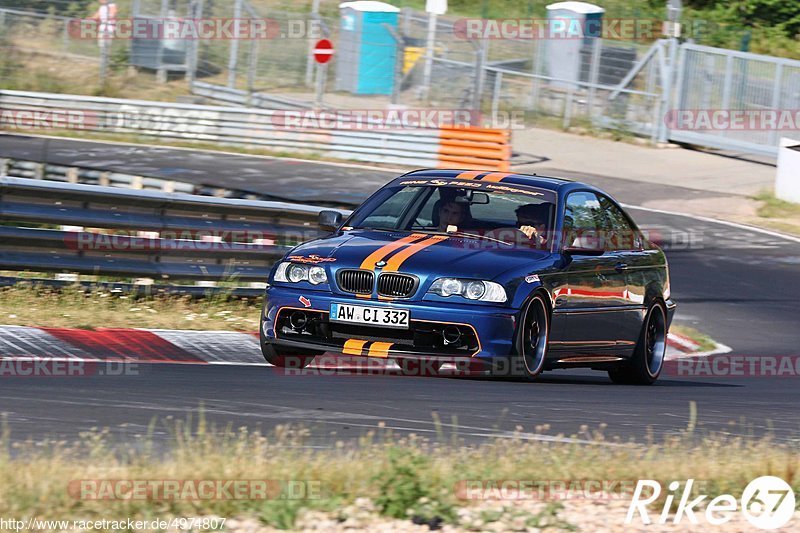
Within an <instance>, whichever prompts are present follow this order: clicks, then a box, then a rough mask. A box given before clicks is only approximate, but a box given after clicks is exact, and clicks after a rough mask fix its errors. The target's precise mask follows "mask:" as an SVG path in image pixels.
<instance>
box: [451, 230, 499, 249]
mask: <svg viewBox="0 0 800 533" xmlns="http://www.w3.org/2000/svg"><path fill="white" fill-rule="evenodd" d="M444 235H456V236H458V237H476V238H478V239H484V240H487V241H493V242H499V243H500V244H505V245H508V246H513V244H511V243H509V242H506V241H501V240H500V239H495V238H494V237H487V236H486V235H480V234H477V233H467V232H465V231H452V232H446V233H444Z"/></svg>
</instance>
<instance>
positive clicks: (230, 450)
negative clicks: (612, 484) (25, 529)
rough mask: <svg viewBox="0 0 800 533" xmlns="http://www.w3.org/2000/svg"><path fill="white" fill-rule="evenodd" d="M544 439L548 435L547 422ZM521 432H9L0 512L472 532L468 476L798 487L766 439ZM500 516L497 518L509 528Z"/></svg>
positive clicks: (0, 471)
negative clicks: (298, 487)
mask: <svg viewBox="0 0 800 533" xmlns="http://www.w3.org/2000/svg"><path fill="white" fill-rule="evenodd" d="M165 431H166V432H167V433H168V434H169V435H170V437H169V442H168V443H167V444H164V443H163V442H159V443H158V444H155V443H154V441H153V437H152V435H153V434H154V433H162V434H163V432H165ZM536 431H537V432H539V433H541V432H547V428H546V427H538V428H536ZM524 436H525V434H524V433H522V432H521V428H520V432H519V433H518V437H514V438H511V439H504V440H497V441H494V442H490V443H487V444H483V445H473V446H466V445H464V444H463V443H461V442H460V441H459V439H458V437H457V435H456V436H453V438H452V439H448V438H440V439H438V440H437V442H432V441H428V440H426V439H422V438H419V437H416V436H414V435H411V436H407V437H399V436H397V435H394V434H392V433H391V431H389V430H385V431H384V430H381V431H378V432H370V433H369V434H367V435H366V436H364V437H363V438H362V439H361V441H360V442H359V443H358V444H357V445H355V446H349V445H345V444H344V443H341V442H338V443H334V444H333V445H332V446H331V447H330V448H329V449H322V450H320V449H318V448H316V449H312V448H311V447H306V444H307V440H308V433H307V432H306V431H304V430H303V429H302V428H292V427H288V426H285V427H278V428H277V429H276V430H275V432H274V433H271V434H268V435H266V434H261V433H252V432H249V431H247V430H246V429H244V428H242V429H240V430H238V431H234V430H231V429H230V428H229V429H227V430H217V429H215V428H213V427H208V426H207V425H206V424H205V422H204V421H203V419H202V414H201V415H200V420H199V421H197V422H196V423H195V424H193V423H192V422H191V421H189V422H186V423H178V424H174V423H171V424H167V423H163V424H161V423H159V424H157V423H155V422H154V423H153V424H152V425H151V427H150V429H149V431H148V432H146V433H145V434H142V435H137V436H134V437H133V438H132V439H131V440H130V441H129V442H130V443H129V444H126V445H113V444H111V442H110V440H109V437H108V434H107V433H105V432H92V433H87V434H85V435H82V438H81V441H80V442H78V443H74V444H73V443H65V442H47V443H22V444H14V445H9V444H8V436H7V435H6V443H5V446H4V447H3V450H4V451H3V453H2V454H0V491H1V492H0V494H2V498H0V513H2V514H3V516H31V515H35V516H37V517H40V518H53V519H67V518H81V519H87V518H102V517H108V516H109V514H114V515H116V516H126V517H128V516H130V517H141V518H152V517H158V516H160V517H164V516H209V515H215V516H220V517H229V518H232V517H237V518H251V519H255V520H257V521H258V522H261V523H262V524H269V525H272V526H275V527H279V528H290V527H292V526H293V525H294V524H295V521H297V520H298V518H302V516H304V513H307V512H309V511H315V510H317V511H325V512H327V513H328V514H327V516H332V517H334V521H342V522H344V521H345V520H347V519H348V517H346V516H344V515H343V513H345V514H346V513H347V512H350V511H346V509H351V508H352V505H353V504H354V503H355V502H357V500H359V499H364V498H366V499H368V500H369V502H371V503H370V504H369V505H368V506H369V507H374V509H375V510H376V512H377V514H379V515H382V516H384V517H387V518H395V519H409V518H413V519H414V520H415V521H417V522H418V523H450V524H455V525H461V526H462V527H467V528H470V527H472V526H470V525H469V524H466V523H464V520H466V519H465V518H464V517H465V516H466V515H465V514H464V512H462V511H461V509H464V508H469V507H471V506H473V507H474V504H475V502H470V501H465V500H461V499H459V498H458V497H457V496H456V494H455V491H454V487H455V486H456V484H457V483H458V482H459V481H462V480H539V481H540V482H541V483H546V482H547V480H637V479H656V480H659V481H661V482H662V483H668V482H670V481H672V480H684V481H685V480H686V479H688V478H693V479H696V480H702V490H703V493H704V494H708V495H709V496H711V497H713V496H715V495H718V494H723V493H731V494H734V495H740V494H741V491H742V489H743V488H744V487H745V486H746V485H747V483H748V482H749V481H751V480H752V479H754V478H756V477H759V476H762V475H775V476H779V477H782V478H783V479H784V480H786V481H787V482H788V483H790V484H791V485H792V486H793V487H794V488H795V490H797V489H800V479H798V477H797V472H798V468H799V467H800V454H798V448H797V445H796V444H785V443H779V442H775V441H773V440H771V439H769V438H765V439H761V440H747V439H738V438H730V437H723V436H709V437H704V438H702V437H695V436H693V435H691V434H688V433H687V434H683V435H679V436H675V437H672V438H668V439H666V440H664V441H663V442H645V443H633V442H622V441H618V440H615V441H608V440H606V439H605V438H604V437H603V435H602V431H601V430H597V431H589V430H588V429H586V428H584V429H583V430H582V434H580V435H576V436H577V437H580V438H581V439H584V440H588V441H589V443H588V444H586V443H569V442H546V441H536V440H526V439H525V438H524ZM440 437H444V436H443V435H442V436H440ZM448 440H450V441H451V442H449V443H447V444H442V443H441V442H447V441H448ZM22 465H24V468H22V467H21V466H22ZM86 479H91V480H120V479H122V480H165V479H168V480H227V479H235V480H241V479H261V480H295V481H305V482H315V483H317V484H318V486H319V488H320V492H319V497H315V498H311V499H287V498H283V499H271V500H270V499H244V500H230V499H214V500H201V501H197V500H194V501H192V500H185V499H175V500H169V501H155V500H147V499H125V500H118V501H108V500H99V501H98V500H90V499H81V498H76V497H74V495H71V494H70V493H68V491H67V487H68V485H69V483H70V481H74V480H86ZM362 503H363V501H362ZM358 506H361V507H363V505H362V504H358ZM510 507H513V504H512V505H510ZM559 509H560V506H559V505H547V506H545V507H543V508H542V509H541V510H540V511H539V512H537V513H536V514H532V513H528V514H525V513H524V512H523V513H522V514H520V512H521V511H519V512H517V513H505V514H506V515H508V516H507V517H506V518H508V517H512V518H513V520H515V521H516V523H518V524H521V525H523V526H524V525H525V524H527V525H528V526H533V525H534V524H538V525H539V526H544V525H547V524H550V525H551V526H553V527H557V528H558V529H569V527H570V525H569V523H568V522H566V521H564V520H563V519H562V518H560V517H559ZM503 514H504V513H502V512H501V513H499V514H498V515H497V516H495V517H494V518H492V521H497V522H498V523H499V524H500V525H502V524H503V520H505V519H506V518H504V517H503ZM512 515H513V516H512ZM509 519H510V518H509ZM334 523H335V522H334ZM507 526H508V525H507ZM506 529H510V526H508V527H506V528H505V529H504V530H506Z"/></svg>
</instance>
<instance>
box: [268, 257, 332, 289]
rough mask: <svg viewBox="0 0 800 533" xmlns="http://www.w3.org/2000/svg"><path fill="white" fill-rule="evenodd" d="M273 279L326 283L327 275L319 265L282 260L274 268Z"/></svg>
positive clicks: (316, 283) (317, 283) (289, 281)
mask: <svg viewBox="0 0 800 533" xmlns="http://www.w3.org/2000/svg"><path fill="white" fill-rule="evenodd" d="M275 281H283V282H287V283H297V282H299V281H308V282H309V283H311V284H312V285H319V284H320V283H328V275H327V274H326V273H325V269H324V268H322V267H321V266H308V265H300V264H297V263H291V262H289V261H284V262H283V263H281V264H280V265H278V268H277V270H275Z"/></svg>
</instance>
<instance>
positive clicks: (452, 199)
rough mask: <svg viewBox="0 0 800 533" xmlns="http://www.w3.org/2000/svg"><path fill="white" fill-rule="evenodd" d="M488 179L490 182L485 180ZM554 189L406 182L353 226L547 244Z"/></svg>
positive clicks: (373, 203) (387, 191) (371, 205)
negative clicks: (475, 186)
mask: <svg viewBox="0 0 800 533" xmlns="http://www.w3.org/2000/svg"><path fill="white" fill-rule="evenodd" d="M484 185H485V184H484ZM554 198H555V195H554V193H553V192H552V191H547V190H539V189H532V188H527V187H526V188H521V187H514V186H501V185H497V184H495V185H493V188H492V189H483V188H481V189H478V190H475V189H472V188H465V187H458V186H451V185H437V186H419V185H406V186H402V185H400V186H397V187H389V188H387V189H384V190H383V191H382V192H381V193H380V194H379V195H378V196H377V197H375V198H373V199H372V200H371V201H370V202H368V203H367V204H365V206H363V208H361V209H359V210H358V211H356V212H355V213H354V214H353V216H352V217H351V219H350V221H349V223H348V224H346V226H349V227H351V228H353V229H379V230H391V231H398V230H399V231H415V232H423V233H451V234H460V235H467V236H475V237H482V238H486V239H491V240H499V241H502V242H517V243H521V244H525V243H528V244H534V245H536V246H542V245H545V244H546V243H547V241H548V239H547V235H549V234H550V231H551V229H552V226H553V216H554V213H555V205H554Z"/></svg>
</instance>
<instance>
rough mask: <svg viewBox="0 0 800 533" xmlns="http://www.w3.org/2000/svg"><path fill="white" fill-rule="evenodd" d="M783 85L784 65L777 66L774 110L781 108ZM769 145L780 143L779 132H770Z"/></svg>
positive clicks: (773, 88) (775, 130)
mask: <svg viewBox="0 0 800 533" xmlns="http://www.w3.org/2000/svg"><path fill="white" fill-rule="evenodd" d="M782 84H783V63H778V64H777V65H775V83H774V85H773V86H772V109H774V110H777V109H778V108H779V107H780V106H781V88H782V87H781V85H782ZM769 143H770V144H771V145H773V146H774V145H776V144H777V143H778V130H777V129H776V128H772V129H771V130H770V132H769Z"/></svg>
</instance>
